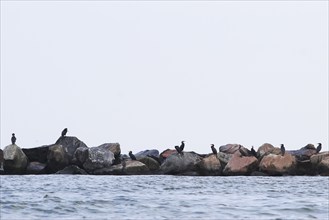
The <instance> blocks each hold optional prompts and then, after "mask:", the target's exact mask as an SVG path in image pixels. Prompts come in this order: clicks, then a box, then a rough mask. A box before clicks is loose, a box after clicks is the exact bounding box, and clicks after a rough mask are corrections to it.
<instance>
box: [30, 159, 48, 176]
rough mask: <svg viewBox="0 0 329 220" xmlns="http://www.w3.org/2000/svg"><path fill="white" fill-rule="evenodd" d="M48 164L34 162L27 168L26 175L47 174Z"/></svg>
mask: <svg viewBox="0 0 329 220" xmlns="http://www.w3.org/2000/svg"><path fill="white" fill-rule="evenodd" d="M46 167H47V164H45V163H40V162H38V161H32V162H30V163H28V165H27V167H26V174H46V173H47V168H46Z"/></svg>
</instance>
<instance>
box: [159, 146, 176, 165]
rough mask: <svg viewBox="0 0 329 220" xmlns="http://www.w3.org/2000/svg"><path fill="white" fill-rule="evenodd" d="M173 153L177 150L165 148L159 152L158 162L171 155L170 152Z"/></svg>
mask: <svg viewBox="0 0 329 220" xmlns="http://www.w3.org/2000/svg"><path fill="white" fill-rule="evenodd" d="M174 153H177V151H176V150H174V149H167V150H164V151H163V152H162V153H161V154H160V156H159V159H160V162H161V164H162V163H163V162H164V161H165V160H166V159H167V158H168V157H169V156H170V155H172V154H174Z"/></svg>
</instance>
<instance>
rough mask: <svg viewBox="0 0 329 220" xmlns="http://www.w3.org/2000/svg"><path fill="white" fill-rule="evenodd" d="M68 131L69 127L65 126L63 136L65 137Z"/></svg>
mask: <svg viewBox="0 0 329 220" xmlns="http://www.w3.org/2000/svg"><path fill="white" fill-rule="evenodd" d="M66 133H67V128H64V130H63V131H62V137H65V135H66Z"/></svg>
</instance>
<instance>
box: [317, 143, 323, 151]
mask: <svg viewBox="0 0 329 220" xmlns="http://www.w3.org/2000/svg"><path fill="white" fill-rule="evenodd" d="M321 149H322V144H321V143H318V146H317V147H316V153H319V152H320V151H321Z"/></svg>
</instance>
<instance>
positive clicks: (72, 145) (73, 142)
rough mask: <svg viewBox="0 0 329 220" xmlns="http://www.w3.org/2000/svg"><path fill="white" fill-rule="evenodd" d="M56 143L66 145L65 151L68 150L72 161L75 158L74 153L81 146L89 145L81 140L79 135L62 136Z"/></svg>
mask: <svg viewBox="0 0 329 220" xmlns="http://www.w3.org/2000/svg"><path fill="white" fill-rule="evenodd" d="M56 145H62V146H63V147H64V149H65V151H66V152H67V155H68V159H69V162H70V163H71V161H72V160H73V155H74V152H75V151H76V149H78V148H79V147H87V145H86V144H85V143H83V142H82V141H80V140H79V139H78V138H77V137H69V136H65V137H60V138H59V139H58V140H57V141H56ZM87 148H88V147H87Z"/></svg>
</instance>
